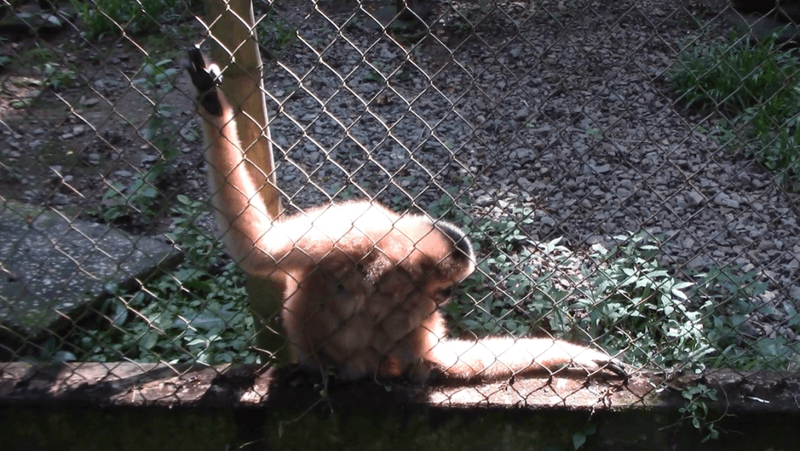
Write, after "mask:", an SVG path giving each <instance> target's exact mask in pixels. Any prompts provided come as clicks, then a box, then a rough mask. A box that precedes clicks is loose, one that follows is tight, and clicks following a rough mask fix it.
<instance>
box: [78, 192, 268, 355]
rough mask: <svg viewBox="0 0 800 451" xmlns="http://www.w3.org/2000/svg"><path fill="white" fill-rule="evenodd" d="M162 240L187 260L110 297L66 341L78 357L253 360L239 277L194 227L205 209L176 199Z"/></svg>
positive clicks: (250, 327)
mask: <svg viewBox="0 0 800 451" xmlns="http://www.w3.org/2000/svg"><path fill="white" fill-rule="evenodd" d="M177 200H178V205H177V206H176V207H175V208H174V213H175V214H176V218H175V220H174V221H173V228H172V231H171V232H169V233H168V234H167V236H168V237H169V238H170V239H171V240H173V242H174V243H175V245H176V246H178V247H179V248H180V249H181V250H182V251H183V252H184V254H185V255H186V260H185V261H184V263H182V264H181V265H180V266H178V267H177V268H176V269H175V270H173V271H171V272H170V273H169V274H164V275H161V276H159V277H155V278H153V279H152V280H149V281H147V282H145V283H144V284H143V285H142V287H141V288H139V289H136V290H132V291H121V290H119V289H118V288H115V287H109V289H110V290H111V291H112V292H113V294H114V295H113V296H112V297H111V298H109V299H108V300H107V301H106V302H105V303H104V304H103V305H102V306H101V307H100V309H99V311H98V315H95V316H94V317H93V318H92V319H90V320H86V321H84V322H83V323H82V324H81V325H80V327H79V328H77V329H76V330H75V331H74V332H73V333H72V334H71V335H70V336H69V337H67V338H66V340H67V342H68V343H70V345H71V351H70V352H72V353H73V354H75V355H77V356H78V357H77V358H78V359H80V360H88V361H101V362H102V361H118V360H122V359H123V358H124V359H130V360H133V361H137V362H157V361H168V362H170V363H179V362H195V361H197V362H202V363H207V364H218V363H228V362H233V361H236V362H242V363H256V362H258V361H259V360H260V357H259V355H258V354H257V353H256V352H255V351H254V350H252V349H251V346H250V342H249V338H250V337H253V335H254V334H255V327H254V319H253V317H252V315H251V314H250V313H249V311H248V308H247V305H246V303H245V302H244V300H245V299H246V298H247V293H246V289H245V278H244V275H243V274H242V273H241V272H240V271H239V270H238V269H237V268H236V267H235V265H234V264H233V262H231V261H230V260H228V259H227V258H225V256H224V253H223V250H222V249H221V245H220V243H219V241H218V240H216V239H215V238H213V237H209V236H207V234H206V233H205V232H204V231H202V230H200V229H198V228H197V227H196V226H195V225H194V224H195V221H196V220H197V218H198V217H199V216H201V215H203V214H207V213H206V212H205V204H203V203H200V202H197V201H193V200H191V199H189V198H187V197H185V196H178V198H177Z"/></svg>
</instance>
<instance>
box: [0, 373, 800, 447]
mask: <svg viewBox="0 0 800 451" xmlns="http://www.w3.org/2000/svg"><path fill="white" fill-rule="evenodd" d="M699 383H702V384H705V385H706V386H709V387H714V388H716V389H717V391H718V397H719V402H718V403H717V404H714V403H710V402H706V405H705V406H706V407H707V408H708V410H709V412H708V415H705V416H704V417H703V418H704V420H703V421H707V422H709V423H713V427H714V428H715V429H717V430H718V431H720V432H721V434H720V438H719V439H718V440H711V441H705V442H704V438H705V437H706V436H707V435H708V429H707V427H706V426H705V425H703V424H701V426H702V427H701V428H697V427H695V426H694V425H693V424H692V419H691V418H685V415H684V414H683V413H682V412H681V411H680V409H681V408H682V407H685V406H686V402H687V401H686V399H684V398H682V396H681V391H682V390H683V388H684V387H691V386H695V385H697V384H699ZM324 387H325V384H323V383H322V381H321V380H320V379H319V378H315V377H314V376H313V375H308V374H306V373H302V372H297V371H293V370H292V369H285V370H281V371H274V370H269V371H263V370H262V369H261V368H259V367H255V366H218V367H213V368H212V367H202V366H197V365H195V366H192V365H176V366H169V365H165V364H135V363H128V362H126V363H105V364H101V363H84V364H79V363H75V364H63V365H51V366H37V365H30V364H26V363H0V430H2V431H3V439H2V446H0V448H2V449H14V450H52V449H80V450H95V449H97V450H108V449H147V450H159V449H168V450H169V451H176V450H182V449H187V450H189V449H191V450H200V449H209V450H217V449H291V450H299V449H302V450H317V449H324V450H327V449H353V450H356V449H387V450H393V451H396V450H403V449H408V450H413V451H420V447H425V449H429V448H431V447H436V448H437V450H439V449H444V450H451V449H452V450H459V451H464V450H473V449H474V450H483V449H537V450H538V449H554V450H568V449H577V448H580V450H581V451H585V450H588V451H591V450H609V449H613V450H615V451H627V450H631V451H634V450H642V449H647V450H648V451H656V450H662V449H663V450H675V449H680V450H695V449H697V450H725V451H731V450H740V449H741V450H748V451H751V450H766V449H771V450H773V451H779V450H786V451H790V450H791V451H794V450H797V449H800V428H798V427H797V425H798V424H800V402H799V401H798V400H799V399H800V375H797V374H793V375H790V374H780V373H769V372H758V373H755V372H749V373H746V374H745V373H738V372H733V371H730V370H724V371H716V372H714V373H711V374H708V375H705V376H703V377H697V376H681V377H676V378H673V379H671V380H670V381H669V382H666V381H665V379H664V377H663V376H660V375H657V374H652V373H644V372H642V373H638V374H636V375H634V376H633V377H632V378H631V379H630V380H629V381H628V383H627V384H623V383H622V382H621V381H613V380H599V379H598V380H593V381H591V382H590V383H589V384H586V383H585V379H584V378H582V377H576V376H575V377H555V378H552V379H548V378H546V377H541V378H530V379H524V380H522V379H521V380H517V381H513V382H512V383H497V384H484V385H454V384H449V385H432V386H426V387H423V386H418V385H411V384H407V383H403V382H400V381H392V382H384V383H380V382H375V381H371V382H369V381H367V382H359V383H341V382H339V383H337V382H332V383H330V384H328V386H327V395H323V393H322V390H323V388H324ZM659 387H660V389H659ZM664 387H667V388H664ZM701 413H702V412H701ZM578 445H579V446H578Z"/></svg>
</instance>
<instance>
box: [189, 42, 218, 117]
mask: <svg viewBox="0 0 800 451" xmlns="http://www.w3.org/2000/svg"><path fill="white" fill-rule="evenodd" d="M186 53H188V54H189V64H188V66H186V70H187V71H188V72H189V77H190V78H191V79H192V84H193V85H194V87H195V88H196V89H197V101H198V103H199V104H200V106H202V107H203V108H204V109H205V110H206V111H208V113H209V114H211V115H212V116H217V117H219V116H222V104H220V101H219V96H218V95H217V81H218V80H219V78H220V77H219V74H217V73H215V71H214V69H215V67H216V66H213V65H212V66H209V67H206V62H205V60H204V59H203V53H202V52H201V51H200V49H198V48H197V47H192V48H190V49H188V50H186Z"/></svg>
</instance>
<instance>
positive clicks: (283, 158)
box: [0, 0, 800, 378]
mask: <svg viewBox="0 0 800 451" xmlns="http://www.w3.org/2000/svg"><path fill="white" fill-rule="evenodd" d="M253 6H254V19H255V21H254V24H255V25H254V26H253V28H252V35H251V36H253V37H255V39H257V42H258V45H259V50H260V53H261V57H262V58H263V68H262V72H263V82H264V91H263V93H264V97H265V99H266V107H267V111H268V115H269V116H268V117H269V119H268V127H269V131H268V132H267V131H266V130H262V131H263V134H262V137H268V138H269V142H270V144H271V148H272V152H273V155H274V168H270V167H263V166H262V167H261V170H262V171H264V172H266V173H268V174H273V175H274V176H275V177H276V186H277V188H278V190H279V192H280V195H281V199H282V204H283V208H284V210H285V211H284V212H283V213H282V218H284V220H285V218H288V217H294V218H303V219H290V220H288V222H285V223H287V224H289V226H288V229H291V230H289V231H288V232H287V235H286V236H289V235H291V236H295V235H293V234H296V235H297V236H299V237H301V238H300V239H302V240H304V241H303V243H305V244H298V246H297V248H296V249H295V250H298V249H299V250H300V251H301V252H305V253H309V254H311V255H309V259H312V260H313V259H315V258H316V257H315V255H314V252H318V251H314V250H312V251H309V249H311V248H313V249H317V247H314V246H317V245H318V246H320V247H324V243H329V244H328V248H329V251H328V252H326V253H322V255H321V256H320V257H319V258H316V260H315V262H314V263H310V262H307V263H306V266H304V267H303V268H301V269H300V270H296V269H291V270H285V271H284V269H285V268H283V269H281V268H282V267H281V263H278V264H277V267H278V268H279V269H278V270H277V271H276V272H275V273H274V274H273V276H272V277H273V279H275V278H278V279H279V281H280V282H281V284H282V285H285V292H283V293H280V294H279V295H278V303H277V305H278V308H277V312H278V313H277V314H276V315H274V316H271V317H268V318H264V317H262V316H263V315H261V314H260V313H263V310H260V307H257V306H256V304H258V299H257V298H259V296H262V295H263V296H267V297H268V295H267V294H265V293H269V292H270V290H274V289H275V288H276V287H275V286H263V279H258V278H252V279H251V280H250V282H249V283H248V282H247V276H245V274H244V273H243V272H242V271H241V270H239V269H238V268H237V266H236V264H235V263H234V261H233V260H232V259H231V258H230V257H229V256H228V255H227V254H226V252H225V248H224V246H223V245H222V243H221V241H220V240H218V239H217V238H216V237H217V236H219V235H220V234H221V233H226V234H227V235H228V236H232V235H234V234H233V233H231V229H236V227H237V225H236V224H232V225H230V226H226V225H224V224H219V225H218V224H216V222H215V220H214V215H213V214H212V211H213V210H214V209H218V210H222V211H228V212H230V211H232V210H231V209H228V210H226V205H225V202H227V200H229V198H225V199H227V200H223V201H221V202H222V204H220V203H219V202H218V203H217V204H215V206H214V207H212V206H211V205H210V204H209V202H208V198H209V197H210V196H209V190H208V184H207V180H206V179H207V172H208V169H207V168H206V165H205V163H204V157H203V152H204V151H205V150H206V147H207V146H206V145H205V144H204V139H203V129H202V123H203V120H202V119H201V118H200V116H199V115H198V114H197V108H198V104H197V96H196V93H195V90H194V88H193V87H192V85H191V82H190V80H189V78H188V77H187V75H186V71H185V66H186V59H187V58H186V52H185V50H186V49H187V48H190V47H192V46H194V45H195V44H199V46H200V48H201V49H202V50H203V51H204V53H205V54H206V55H211V54H212V52H211V51H210V46H211V44H214V43H220V44H221V45H222V46H223V47H225V48H227V49H228V50H229V51H231V52H234V51H236V50H238V49H239V48H240V46H244V45H245V44H243V43H242V42H239V43H236V42H233V43H232V42H230V36H227V35H226V29H224V28H222V27H219V28H214V26H213V24H214V21H215V18H213V17H210V15H209V14H207V13H206V12H205V11H206V10H205V9H204V5H203V4H201V3H200V2H192V1H189V0H152V1H142V2H128V1H122V0H102V1H100V0H96V1H92V2H81V1H72V2H60V1H51V2H14V3H13V4H12V3H9V2H4V3H3V6H1V7H0V13H1V14H2V20H0V34H2V36H3V39H2V40H0V66H1V67H2V69H1V70H2V72H0V80H2V93H0V125H1V126H2V127H0V128H2V135H0V141H1V144H0V224H2V226H1V227H0V270H1V271H2V278H0V360H2V361H31V362H52V361H66V362H72V361H78V362H116V361H133V362H162V363H169V364H176V363H193V362H200V363H203V364H211V365H214V364H222V363H228V362H237V363H260V364H264V365H268V364H270V363H271V358H272V356H273V353H275V352H278V353H279V354H280V353H281V352H288V351H290V350H291V353H292V356H291V358H292V359H294V360H295V361H298V360H299V361H303V362H306V363H307V364H308V363H311V364H314V363H316V364H319V365H321V366H323V367H325V366H333V367H338V368H337V369H338V370H339V371H341V372H343V373H345V376H347V375H362V376H363V375H369V376H372V377H374V376H375V375H378V376H387V375H389V376H396V375H402V374H405V375H408V374H412V375H415V374H418V371H417V369H418V368H419V367H420V365H423V366H424V364H423V363H420V362H421V361H427V360H429V357H430V356H431V355H434V354H436V352H434V351H431V350H430V349H423V347H424V346H422V345H418V344H414V343H416V342H415V340H417V339H418V338H414V337H415V335H414V334H415V333H417V332H420V333H421V334H423V335H424V334H433V335H434V336H435V337H436V341H435V344H436V346H439V345H441V346H450V349H449V351H448V352H449V354H447V355H448V356H449V357H447V358H445V357H440V360H435V361H433V362H432V363H431V362H428V363H430V365H429V366H430V367H434V368H435V369H437V370H439V371H444V372H449V371H451V369H452V368H462V370H463V367H469V368H470V369H468V370H463V371H466V372H467V373H469V374H473V373H474V374H477V375H478V376H480V375H481V374H482V372H486V373H490V372H491V371H490V370H491V368H492V366H493V365H494V367H498V366H503V367H505V368H506V370H507V371H508V372H509V374H507V375H504V376H503V377H506V378H507V377H509V376H511V375H513V374H516V373H520V372H522V373H524V372H525V368H526V367H529V366H531V365H533V366H536V364H535V363H534V360H535V361H537V362H538V361H539V360H540V359H541V358H544V357H542V356H541V354H547V353H551V352H553V353H555V354H559V355H561V354H565V355H569V356H570V357H573V358H574V362H572V363H571V364H570V363H569V362H560V364H555V365H552V366H550V367H549V368H548V370H549V371H551V372H552V371H556V370H558V368H560V367H561V366H564V365H566V366H576V365H577V366H581V361H580V356H579V355H580V354H581V352H579V351H574V350H565V349H564V347H563V344H562V342H557V343H556V345H555V347H554V346H553V343H554V342H553V339H554V338H555V339H559V340H564V341H566V342H571V343H575V344H579V345H583V346H586V347H587V350H586V351H585V352H586V353H589V352H591V351H589V349H593V350H603V351H605V352H607V353H608V354H609V355H610V356H614V357H616V359H618V360H619V361H621V362H624V363H625V364H626V365H627V371H628V372H629V373H635V372H636V371H638V370H640V369H654V370H672V369H692V370H709V371H710V370H714V369H720V368H730V369H734V370H745V369H747V370H752V369H756V370H762V369H763V370H766V369H778V370H793V371H796V370H797V369H798V363H800V342H799V341H798V339H799V338H800V315H798V313H797V311H798V309H800V271H798V267H799V266H800V224H798V194H797V193H798V189H799V188H800V183H799V182H800V163H799V162H798V161H800V160H799V159H798V154H799V153H800V127H798V121H797V117H798V113H800V106H799V105H800V90H798V88H797V83H798V70H800V59H798V56H797V52H796V50H795V45H794V43H795V42H796V39H797V36H798V31H797V26H796V22H795V20H796V17H795V16H793V15H792V14H791V13H789V12H785V11H784V10H782V9H773V8H772V7H770V8H768V9H766V10H764V11H751V10H737V9H736V8H734V6H733V5H730V4H728V3H726V2H706V3H703V2H688V1H678V0H675V1H666V2H664V1H660V2H656V1H639V0H630V1H618V2H601V1H591V0H576V1H571V2H565V1H555V0H554V1H531V2H506V1H498V0H486V1H481V0H478V1H464V2H458V1H451V2H444V1H431V0H418V1H417V2H413V3H409V4H408V5H405V6H404V3H403V2H390V1H388V0H383V1H375V2H353V1H332V0H330V1H328V0H321V1H316V2H312V1H308V0H275V1H273V2H256V3H255V4H254V5H253ZM398 7H399V8H400V10H398ZM246 15H247V14H246V12H242V17H245V16H246ZM198 17H199V18H201V20H198V19H197V18H198ZM243 20H245V23H246V19H243ZM209 25H211V29H212V33H211V34H213V36H211V35H210V33H209V28H208V26H209ZM219 63H220V65H221V66H222V69H223V77H224V76H225V75H226V74H227V73H228V72H229V71H231V70H235V69H236V68H237V67H238V66H239V65H240V64H241V61H240V60H236V59H235V58H234V60H233V61H232V62H231V61H226V62H222V61H220V62H219ZM252 81H253V80H252V79H251V82H252ZM255 84H256V85H258V83H257V82H256V83H255ZM221 89H223V90H226V89H227V87H226V86H224V85H223V87H222V88H221ZM234 89H235V86H234ZM226 93H229V92H228V91H226ZM258 94H259V92H258V91H257V92H256V93H255V94H252V95H255V98H258ZM249 95H250V94H249ZM259 102H260V100H259ZM256 103H258V102H256ZM201 108H202V107H201ZM248 113H249V112H248ZM243 117H244V118H245V120H248V119H249V118H248V117H246V116H239V119H240V121H241V120H242V118H243ZM252 120H253V121H255V122H256V123H257V122H258V120H257V118H252ZM249 145H250V143H243V147H249ZM248 156H249V155H248ZM255 164H257V165H259V166H260V164H259V163H255ZM251 173H253V174H258V172H257V171H251ZM224 175H225V176H228V175H229V172H226V173H225V174H224ZM256 179H257V180H258V184H261V183H264V181H265V180H266V179H265V178H264V174H262V175H261V178H260V180H259V179H258V178H256ZM223 185H224V183H223ZM216 189H222V188H221V187H219V186H218V187H216ZM234 190H239V192H240V193H243V194H245V195H246V194H247V193H246V192H244V191H242V188H241V187H240V186H236V187H234ZM245 191H246V190H245ZM212 194H216V193H212ZM350 200H357V201H362V202H365V203H366V204H368V203H370V202H371V203H374V204H377V203H380V204H382V205H384V206H386V207H387V209H388V210H389V211H393V212H397V216H393V215H392V214H390V213H388V212H387V213H386V215H385V217H384V218H382V219H381V218H377V219H376V218H373V217H372V216H370V214H371V213H370V214H367V213H358V214H351V215H350V216H347V215H346V214H345V213H342V212H339V213H338V214H337V216H336V217H337V218H340V219H338V220H333V219H330V218H328V217H327V216H326V215H325V214H321V215H320V216H319V217H320V218H324V221H323V220H315V219H314V218H316V217H317V216H315V215H317V214H319V210H312V207H318V206H329V205H331V204H333V203H341V202H345V201H350ZM366 204H363V205H366ZM270 205H271V207H270V208H274V206H275V204H274V203H272V204H270ZM351 207H352V206H351ZM370 211H372V210H370ZM315 212H316V213H315ZM406 212H409V213H406ZM411 213H415V214H422V215H426V216H427V217H428V218H430V220H427V219H420V218H421V217H417V219H416V220H417V221H421V222H420V223H421V224H423V226H424V225H425V224H427V225H428V230H427V232H425V233H418V232H419V229H420V227H423V226H419V225H416V226H414V227H410V228H409V226H408V224H406V222H408V221H411V220H412V219H409V216H408V214H411ZM229 215H230V213H229ZM294 215H296V216H294ZM403 215H405V216H403ZM341 218H344V219H347V220H348V221H350V222H349V223H348V226H347V227H345V229H346V230H345V231H344V232H342V231H341V230H340V229H341V227H340V226H341V224H339V223H338V222H336V221H342V219H341ZM229 219H230V220H231V221H232V222H235V218H229ZM329 220H330V221H331V222H327V221H329ZM404 221H405V222H404ZM440 221H447V222H449V223H452V224H454V225H455V226H457V227H458V228H460V229H461V230H463V232H464V233H465V234H466V235H467V236H468V237H469V239H470V240H471V242H472V245H473V247H474V249H475V259H476V268H475V271H474V273H472V275H470V277H468V278H466V280H463V281H462V282H461V283H459V284H458V285H457V286H456V287H453V289H452V292H451V290H450V287H449V285H450V282H452V280H450V282H448V283H444V284H443V283H442V282H441V280H442V277H444V276H443V274H445V273H446V271H445V270H443V269H442V266H443V265H445V264H448V263H447V262H446V260H447V259H451V260H452V259H457V258H456V257H453V255H455V254H457V252H456V251H453V253H450V254H449V255H448V254H447V252H445V253H444V254H441V252H444V251H441V250H440V249H439V248H440V247H444V248H446V249H451V250H452V249H456V248H455V247H454V243H453V240H452V238H453V236H454V234H455V235H456V238H457V233H456V232H453V231H450V230H449V229H447V226H444V225H435V226H434V225H432V224H443V222H440ZM387 223H388V226H387V225H386V224H387ZM309 224H311V226H310V227H308V228H307V229H303V227H306V226H308V225H309ZM423 228H424V227H423ZM261 233H262V234H263V233H267V230H266V229H265V230H261ZM436 234H439V235H436ZM434 235H436V236H434ZM268 236H269V237H271V239H272V238H274V236H272V235H268ZM448 237H449V238H451V239H450V240H448V239H447V238H448ZM294 239H297V238H296V237H295V238H294ZM365 240H371V241H370V243H371V247H370V248H369V249H366V250H364V249H362V248H361V247H359V246H361V244H362V243H363V242H364V241H365ZM431 240H433V241H435V243H433V244H432V243H431V242H430V241H431ZM262 241H263V240H262ZM267 241H269V242H267V243H266V244H264V243H262V247H261V249H266V251H265V252H267V253H268V252H270V249H272V248H271V247H270V246H272V247H277V246H278V245H277V244H275V242H274V240H272V241H270V240H267ZM456 241H457V240H456ZM401 242H402V243H406V244H403V246H406V247H405V248H403V249H405V250H404V251H403V252H406V251H407V252H406V253H404V254H402V255H401V256H400V257H398V256H397V255H398V254H397V252H399V251H397V250H396V249H395V247H398V246H399V247H402V246H401V245H399V244H397V245H396V246H395V244H396V243H401ZM407 242H411V243H412V244H411V247H410V248H409V247H408V246H407ZM443 243H444V244H443ZM392 246H395V247H392ZM437 246H438V247H437ZM448 246H449V247H448ZM362 247H363V246H362ZM356 248H358V249H360V250H358V251H356V250H355V249H356ZM434 249H435V250H434ZM415 252H416V253H419V252H421V253H422V254H425V256H426V258H427V257H431V259H432V258H433V257H437V264H432V265H431V264H427V263H424V262H423V260H424V259H423V258H421V257H419V256H418V255H417V254H415ZM255 253H256V254H259V255H260V256H261V258H263V256H264V255H266V254H264V253H263V252H262V251H261V250H258V251H255ZM440 254H441V255H440ZM442 255H444V256H442ZM439 257H441V258H439ZM462 257H463V255H462ZM429 260H430V259H429ZM448 261H449V260H448ZM376 262H378V263H376ZM438 263H441V264H438ZM450 263H452V262H450ZM286 264H288V263H286ZM462 264H463V261H462ZM314 265H317V266H314ZM337 265H338V266H337ZM381 265H383V266H381ZM311 268H314V269H311ZM278 273H280V274H281V275H280V276H277V275H275V274H278ZM261 275H262V276H263V275H264V274H261ZM281 278H282V279H281ZM456 278H458V277H456ZM278 288H280V287H278ZM437 290H439V291H437ZM248 291H249V295H248ZM272 292H273V293H274V291H272ZM298 293H301V294H300V295H298ZM445 295H450V298H451V300H450V301H449V302H442V300H443V299H444V298H445ZM248 296H249V299H250V301H249V304H251V305H248ZM298 296H299V297H301V298H303V297H304V299H305V301H303V299H299V300H298ZM290 306H293V307H290ZM298 306H299V307H298ZM251 307H252V308H251ZM436 307H438V311H439V312H440V313H439V314H437V315H440V316H441V318H443V320H444V323H442V324H439V323H438V320H437V321H434V322H433V323H432V322H431V321H429V320H428V318H430V316H429V315H433V314H434V311H435V309H436ZM292 308H294V310H292ZM287 311H288V313H287ZM434 323H436V324H434ZM443 324H446V326H447V331H448V332H447V333H444V332H443V329H442V325H443ZM281 329H289V331H288V332H289V333H288V337H289V338H288V339H287V338H285V337H286V336H287V335H284V332H286V331H285V330H284V331H281ZM274 330H277V331H279V332H280V333H281V335H280V337H283V338H281V340H279V341H277V342H276V341H275V340H274V339H273V340H272V341H270V338H269V337H272V338H274V336H275V335H274V333H273V331H274ZM266 336H269V337H267V338H265V337H266ZM486 337H501V338H502V339H503V340H500V341H497V340H496V341H486ZM530 337H535V338H536V339H537V340H530V341H516V343H517V344H518V345H519V344H522V347H523V348H524V347H525V346H527V345H528V344H532V343H535V344H536V346H534V347H533V349H532V350H531V349H529V351H530V352H529V353H528V354H527V355H521V354H520V355H518V354H519V353H518V351H519V349H517V346H516V345H513V343H514V341H515V340H520V339H523V338H530ZM412 342H414V343H412ZM275 343H278V344H279V345H278V346H277V347H275V346H274V344H275ZM487 343H488V344H487ZM543 343H544V344H547V346H544V345H543ZM265 348H269V349H265ZM477 348H480V349H479V350H476V349H477ZM555 348H558V350H557V351H553V350H552V349H555ZM509 349H510V350H509ZM506 351H507V352H506ZM515 352H517V354H515ZM492 353H500V354H501V355H491V356H489V357H487V354H492ZM504 353H505V354H504ZM437 355H438V354H437ZM442 355H444V353H442ZM474 355H480V356H482V357H480V358H478V359H477V360H474ZM548 355H549V354H548ZM593 355H594V354H593ZM415 359H416V360H415ZM420 359H421V360H420ZM470 359H473V360H470ZM590 360H591V359H590ZM412 363H413V364H412ZM584 363H585V362H584ZM312 366H313V365H312ZM426 368H428V367H426ZM428 369H429V368H428ZM539 369H541V368H539ZM453 371H456V370H453ZM458 371H461V370H458ZM499 372H500V373H502V371H499Z"/></svg>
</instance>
